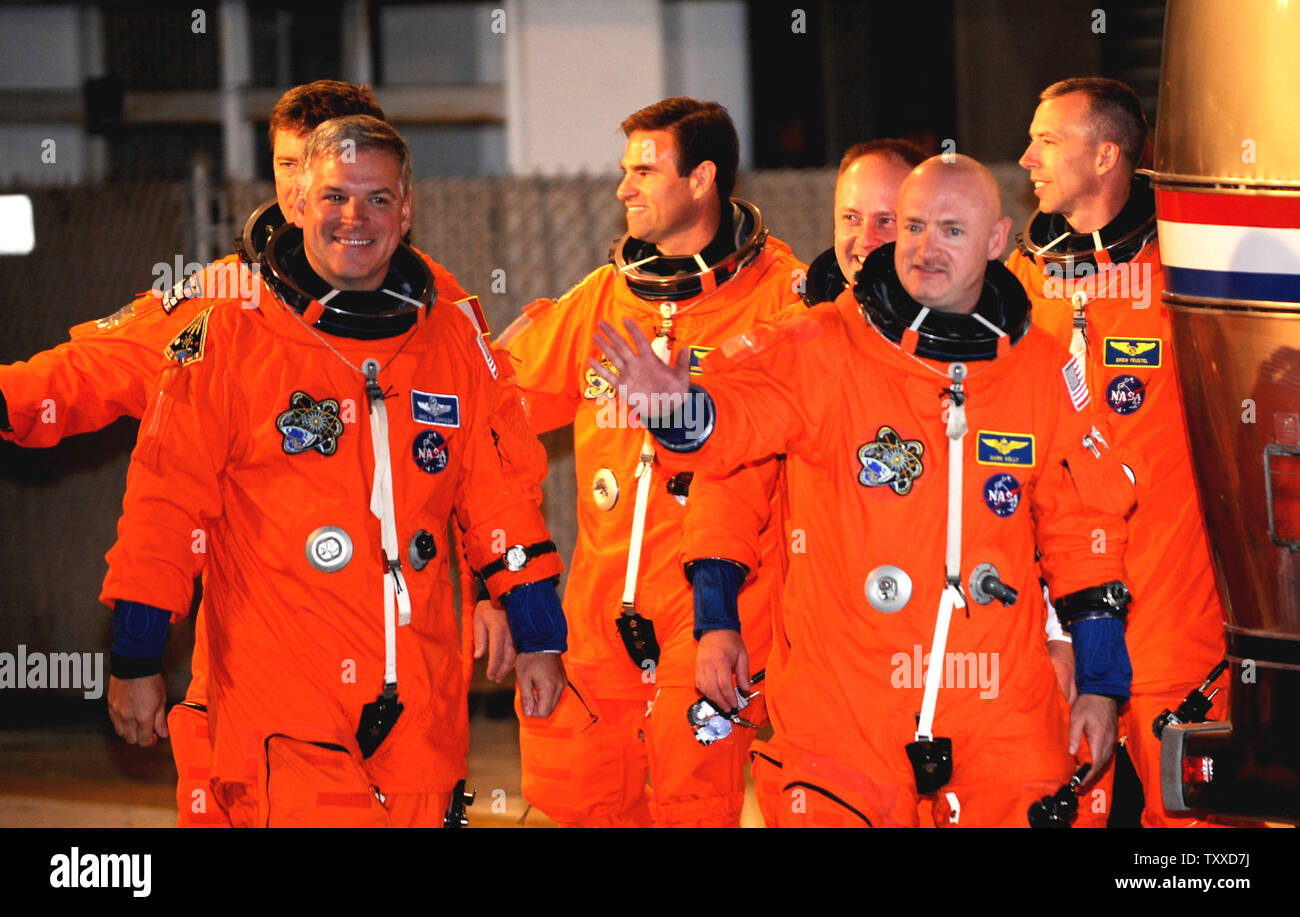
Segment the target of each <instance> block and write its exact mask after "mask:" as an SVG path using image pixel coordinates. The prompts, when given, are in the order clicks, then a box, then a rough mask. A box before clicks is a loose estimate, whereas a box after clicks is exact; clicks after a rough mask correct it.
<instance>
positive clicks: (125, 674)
mask: <svg viewBox="0 0 1300 917" xmlns="http://www.w3.org/2000/svg"><path fill="white" fill-rule="evenodd" d="M161 671H162V658H161V657H159V658H157V659H144V658H140V657H138V656H123V655H121V654H120V653H109V654H108V673H109V674H110V675H112V676H113V677H114V678H147V677H148V676H150V675H157V674H158V673H160V672H161Z"/></svg>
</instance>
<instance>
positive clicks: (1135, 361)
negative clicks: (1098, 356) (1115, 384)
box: [1104, 338, 1163, 367]
mask: <svg viewBox="0 0 1300 917" xmlns="http://www.w3.org/2000/svg"><path fill="white" fill-rule="evenodd" d="M1105 343H1106V353H1105V357H1104V359H1105V364H1106V365H1107V366H1152V367H1155V366H1159V365H1160V354H1161V351H1162V350H1163V348H1162V347H1161V341H1160V338H1106V341H1105Z"/></svg>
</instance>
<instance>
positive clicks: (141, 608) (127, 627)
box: [112, 600, 172, 659]
mask: <svg viewBox="0 0 1300 917" xmlns="http://www.w3.org/2000/svg"><path fill="white" fill-rule="evenodd" d="M171 619H172V615H171V612H169V611H164V610H163V609H161V608H155V607H154V606H152V605H146V604H144V603H143V602H123V601H121V600H119V601H118V602H117V603H116V604H115V605H114V606H113V650H112V651H113V652H114V653H116V654H117V655H119V656H133V657H135V658H137V659H161V658H162V654H163V647H164V646H166V645H167V631H168V630H169V629H170V627H171Z"/></svg>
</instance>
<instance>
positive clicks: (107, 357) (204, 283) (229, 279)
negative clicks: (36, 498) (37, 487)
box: [0, 255, 244, 448]
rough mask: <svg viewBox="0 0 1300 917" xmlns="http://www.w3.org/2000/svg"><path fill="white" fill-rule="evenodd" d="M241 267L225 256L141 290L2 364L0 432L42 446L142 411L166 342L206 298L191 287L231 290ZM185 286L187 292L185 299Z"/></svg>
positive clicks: (235, 289)
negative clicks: (177, 279) (4, 417)
mask: <svg viewBox="0 0 1300 917" xmlns="http://www.w3.org/2000/svg"><path fill="white" fill-rule="evenodd" d="M239 271H240V265H239V263H238V260H237V258H236V256H234V255H230V256H228V257H226V258H224V259H222V260H221V261H217V262H215V263H214V264H212V265H210V266H209V267H208V268H206V269H205V270H204V271H203V272H202V273H195V274H192V275H191V276H190V278H187V279H186V281H185V282H184V283H182V284H178V285H177V289H176V291H172V292H169V293H168V294H166V295H164V294H161V293H158V292H156V291H153V290H151V291H149V292H147V293H142V294H141V295H140V296H138V297H137V298H136V299H135V300H133V301H132V302H131V303H129V304H128V305H126V306H123V307H122V308H121V309H119V310H118V311H117V312H115V313H113V314H112V315H110V316H108V317H106V318H102V319H99V320H97V321H90V322H82V323H81V324H80V325H76V326H75V327H73V328H72V330H71V331H70V332H69V336H70V338H71V340H68V341H66V342H64V343H62V344H60V345H58V346H57V347H54V348H52V349H50V350H44V351H42V352H40V353H38V354H36V355H35V356H34V357H32V358H31V359H30V360H27V361H23V362H18V363H13V364H10V365H7V366H0V392H3V393H4V398H5V402H6V404H7V406H8V413H9V424H10V426H11V427H12V432H4V433H0V435H3V437H4V438H5V439H8V440H11V441H13V442H15V443H18V444H19V445H20V446H26V447H29V448H42V447H46V446H53V445H56V444H57V443H58V442H59V441H60V440H61V439H63V438H64V437H65V436H72V435H73V434H76V433H88V432H90V431H92V430H98V429H101V428H102V427H106V426H108V425H109V424H110V423H112V422H113V421H115V420H117V419H118V418H119V417H140V416H141V415H143V414H144V411H145V407H146V405H147V404H148V401H149V396H150V395H151V394H152V393H153V392H154V391H155V390H156V388H157V385H156V382H157V378H158V374H159V373H160V372H161V371H162V369H163V363H164V360H163V348H164V347H166V346H167V344H168V343H169V342H170V341H171V340H172V338H174V337H175V336H176V335H177V334H178V333H179V332H180V331H181V330H182V329H183V328H185V326H186V325H188V324H189V323H190V322H191V321H193V320H194V318H195V316H196V315H198V313H199V312H200V311H201V308H206V307H207V306H209V305H211V302H205V301H204V300H203V299H200V298H197V297H195V296H194V293H196V292H198V291H200V290H211V291H217V290H218V289H220V290H222V291H226V290H228V292H229V293H230V294H231V295H232V296H236V295H237V294H238V293H239V289H240V286H241V283H240V279H239V278H241V277H243V276H244V275H242V274H240V273H239ZM182 289H183V290H185V291H186V292H187V293H188V294H189V295H190V297H191V298H183V296H184V295H186V294H182V293H180V292H178V291H180V290H182ZM218 295H221V296H224V295H225V292H221V293H219V294H218ZM200 304H201V305H200Z"/></svg>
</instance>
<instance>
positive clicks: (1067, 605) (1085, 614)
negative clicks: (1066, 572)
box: [1052, 580, 1132, 633]
mask: <svg viewBox="0 0 1300 917" xmlns="http://www.w3.org/2000/svg"><path fill="white" fill-rule="evenodd" d="M1131 599H1132V596H1131V595H1130V593H1129V591H1128V587H1127V586H1125V585H1124V583H1122V582H1121V581H1119V580H1112V581H1111V582H1109V583H1103V584H1102V585H1100V586H1092V587H1090V588H1088V589H1080V590H1079V591H1078V592H1071V593H1070V594H1069V595H1064V596H1061V597H1060V598H1059V599H1054V600H1053V601H1052V607H1053V608H1055V609H1056V617H1057V620H1059V621H1060V622H1061V627H1063V628H1064V629H1065V631H1066V633H1069V632H1070V627H1071V626H1072V625H1074V624H1075V623H1076V622H1078V621H1090V620H1094V619H1096V618H1117V619H1119V620H1120V621H1123V620H1125V619H1126V618H1127V617H1128V603H1129V601H1130V600H1131Z"/></svg>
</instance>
